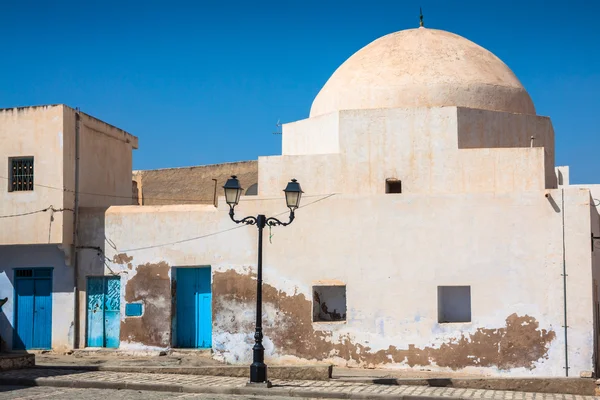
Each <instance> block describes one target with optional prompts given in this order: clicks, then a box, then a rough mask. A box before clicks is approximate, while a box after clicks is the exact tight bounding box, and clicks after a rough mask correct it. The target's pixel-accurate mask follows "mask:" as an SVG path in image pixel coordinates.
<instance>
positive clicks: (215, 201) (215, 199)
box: [212, 178, 217, 207]
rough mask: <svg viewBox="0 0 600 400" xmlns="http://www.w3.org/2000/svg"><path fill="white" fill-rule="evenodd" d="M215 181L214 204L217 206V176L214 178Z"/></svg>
mask: <svg viewBox="0 0 600 400" xmlns="http://www.w3.org/2000/svg"><path fill="white" fill-rule="evenodd" d="M212 180H213V181H215V190H214V195H213V205H214V206H215V207H217V180H216V179H215V178H212Z"/></svg>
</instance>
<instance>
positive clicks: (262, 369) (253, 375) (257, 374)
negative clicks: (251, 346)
mask: <svg viewBox="0 0 600 400" xmlns="http://www.w3.org/2000/svg"><path fill="white" fill-rule="evenodd" d="M256 352H257V351H256V349H255V353H256ZM261 355H262V354H261ZM260 358H262V357H259V359H260ZM255 359H256V357H255ZM265 382H268V380H267V364H265V363H264V362H260V361H254V362H253V363H252V365H250V383H265Z"/></svg>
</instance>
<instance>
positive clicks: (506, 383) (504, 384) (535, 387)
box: [334, 377, 596, 396]
mask: <svg viewBox="0 0 600 400" xmlns="http://www.w3.org/2000/svg"><path fill="white" fill-rule="evenodd" d="M334 380H336V381H339V382H349V383H365V384H374V385H392V386H396V385H397V386H401V385H406V386H429V387H449V388H454V389H473V390H478V389H479V390H503V391H517V392H526V393H548V394H557V393H560V394H572V395H578V396H594V395H595V393H594V390H595V386H596V383H595V381H594V380H593V379H589V378H563V377H560V378H557V377H551V378H509V377H507V378H490V377H485V378H393V377H380V378H371V377H368V378H367V377H340V378H334Z"/></svg>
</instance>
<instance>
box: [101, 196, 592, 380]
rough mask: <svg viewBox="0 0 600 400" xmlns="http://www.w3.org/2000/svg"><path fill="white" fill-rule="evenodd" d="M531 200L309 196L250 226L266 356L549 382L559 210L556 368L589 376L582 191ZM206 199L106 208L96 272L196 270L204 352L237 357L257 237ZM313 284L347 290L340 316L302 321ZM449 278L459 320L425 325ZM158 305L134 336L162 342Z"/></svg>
mask: <svg viewBox="0 0 600 400" xmlns="http://www.w3.org/2000/svg"><path fill="white" fill-rule="evenodd" d="M545 193H546V192H545V191H543V190H540V191H531V192H518V193H505V194H498V193H489V194H486V193H466V194H465V193H463V194H451V195H428V196H421V195H411V194H400V195H380V196H372V195H335V196H332V197H325V196H321V197H315V198H313V197H310V196H312V194H311V193H310V192H307V193H306V195H307V197H306V199H305V206H304V207H302V208H300V209H299V210H298V211H297V213H296V219H295V220H294V223H293V224H292V225H290V226H288V227H285V228H273V229H272V232H270V235H269V233H267V232H265V251H264V260H263V262H264V277H265V278H264V279H265V292H264V293H265V307H264V309H263V321H264V324H265V327H267V329H266V336H265V342H264V344H265V348H266V357H267V362H268V363H271V364H298V363H307V362H311V361H315V360H326V361H327V362H331V363H333V364H336V365H348V366H364V367H373V366H375V367H377V366H379V367H384V368H414V369H417V370H418V369H420V368H427V369H431V370H438V371H444V370H460V371H462V372H465V373H474V374H481V375H496V376H506V375H511V376H563V375H564V368H563V367H564V330H563V328H562V325H563V317H564V315H563V299H562V290H563V288H562V282H563V280H562V275H561V274H562V260H563V257H562V253H561V251H560V249H561V248H562V215H561V210H562V209H564V210H565V215H566V216H567V218H565V235H566V241H565V246H566V253H565V262H566V265H567V273H568V281H567V296H568V299H567V300H568V311H569V321H568V324H569V328H568V329H569V331H568V335H569V348H568V351H569V367H570V372H571V374H573V375H577V374H579V372H581V371H590V370H592V368H593V367H592V354H593V349H594V328H593V315H592V312H591V311H590V310H592V309H593V299H592V291H591V284H590V283H589V282H591V279H592V271H591V265H592V259H591V255H590V252H591V249H590V240H589V231H588V230H587V229H589V226H590V200H589V192H588V191H587V190H580V189H565V191H564V203H563V200H562V190H557V189H555V190H550V191H547V194H548V197H545ZM220 200H221V206H220V207H219V208H214V207H212V206H203V205H177V206H176V205H173V206H161V207H112V208H110V209H109V210H108V211H107V215H106V235H107V238H108V239H109V240H111V241H112V242H114V243H115V246H116V248H118V249H119V251H116V250H115V251H113V249H112V248H107V252H108V253H109V254H108V256H109V258H111V259H112V260H115V256H117V257H116V260H117V262H113V263H111V264H110V267H111V269H113V270H114V271H116V272H117V273H119V274H121V275H122V277H123V278H122V279H123V281H122V282H123V283H122V285H123V291H124V293H123V296H126V295H127V294H126V293H127V291H128V290H131V289H128V286H129V285H130V284H133V286H134V288H135V291H136V292H138V291H140V288H141V283H140V282H145V281H147V279H148V278H147V277H146V276H141V277H140V278H136V275H137V274H140V271H142V269H143V268H145V265H146V264H150V265H158V263H159V262H164V263H165V264H166V265H169V266H176V267H198V266H208V265H210V266H211V270H212V271H213V346H212V347H213V352H214V356H215V358H217V359H218V360H221V361H225V362H229V363H233V364H236V363H246V362H248V361H249V360H250V359H251V351H250V349H251V347H252V343H253V330H254V310H255V308H254V303H253V300H252V299H253V298H254V292H255V281H254V278H253V274H254V272H255V271H256V228H255V227H248V226H241V227H240V226H236V225H234V224H233V223H232V222H231V221H230V220H229V217H228V215H227V211H228V208H227V206H226V205H225V204H223V203H224V202H223V199H222V198H221V199H220ZM236 212H237V213H238V214H239V216H242V215H256V214H258V213H265V214H266V215H278V214H280V213H282V212H285V205H284V200H283V198H282V199H281V203H279V202H275V201H273V200H272V199H271V198H266V199H262V198H260V197H258V196H256V197H254V196H251V197H248V198H247V199H246V201H244V202H242V203H240V205H239V206H238V208H236ZM350 215H351V216H352V218H348V216H350ZM315 221H322V222H323V223H321V224H318V225H315ZM492 227H493V228H492ZM158 228H160V229H158ZM269 236H270V240H269ZM123 253H125V254H126V256H124V255H123ZM119 254H121V255H120V256H118V255H119ZM130 258H132V259H131V260H130ZM130 264H131V268H130V266H129V265H130ZM161 274H162V275H161V276H165V273H162V272H161ZM138 279H139V280H138ZM167 282H168V281H167V280H166V276H165V283H164V286H161V287H160V288H158V289H157V291H158V292H160V293H163V294H164V296H170V294H167V293H168V289H167ZM327 282H336V284H345V285H346V299H347V317H346V321H343V322H319V323H313V322H312V317H311V316H312V312H313V310H312V301H313V299H312V296H313V290H312V287H313V286H315V285H323V284H327ZM145 285H146V287H147V286H148V285H149V284H148V283H145ZM452 285H459V286H460V285H469V286H471V307H472V310H471V311H472V321H471V322H470V323H455V324H440V323H438V321H437V316H438V313H437V286H452ZM583 288H588V289H589V290H585V289H583ZM146 290H147V289H146ZM162 296H163V295H162V294H161V297H162ZM130 298H132V297H130ZM168 300H169V298H167V299H162V298H161V299H159V300H157V302H159V303H161V304H162V303H163V301H166V302H167V303H169V301H168ZM122 302H123V304H124V303H125V302H126V300H125V298H123V300H122ZM168 307H171V309H169V308H168ZM172 307H173V305H172V304H171V305H169V306H167V307H165V308H163V309H162V311H161V313H160V314H156V316H155V317H153V319H152V320H146V322H144V324H143V328H144V329H146V330H150V329H152V327H153V326H159V325H160V326H162V328H161V335H162V334H166V333H168V332H169V328H168V323H170V322H171V321H172V317H173V314H174V313H175V310H174V309H173V308H172ZM158 319H160V321H158ZM163 320H164V322H163ZM122 321H125V317H124V316H123V315H122ZM128 323H129V322H127V324H128ZM136 329H137V327H136ZM139 329H142V327H139ZM161 337H162V336H161ZM157 343H158V341H156V340H153V339H149V338H147V337H144V336H143V335H140V336H137V337H134V336H132V337H131V340H127V341H122V342H121V348H122V349H124V350H127V349H133V350H137V349H148V348H156V347H158V348H168V346H170V343H168V340H167V341H163V342H162V343H163V344H162V345H160V346H156V345H157ZM298 343H301V344H302V345H301V346H299V345H298Z"/></svg>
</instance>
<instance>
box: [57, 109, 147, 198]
mask: <svg viewBox="0 0 600 400" xmlns="http://www.w3.org/2000/svg"><path fill="white" fill-rule="evenodd" d="M75 113H76V111H75V110H74V109H72V108H70V107H65V132H66V133H67V134H68V140H69V143H70V148H69V150H70V151H69V153H68V154H65V171H66V172H65V174H66V176H68V177H69V178H68V179H69V182H70V185H69V186H67V187H68V188H69V189H71V190H73V189H74V187H75V180H74V177H75V125H76V122H75V121H76V119H75ZM80 117H81V118H80V124H79V129H80V132H79V158H80V159H79V192H80V197H79V205H80V207H108V206H110V205H128V204H132V203H133V200H132V195H131V170H132V168H131V166H132V156H133V154H132V151H133V149H137V147H138V140H137V138H136V137H135V136H133V135H131V134H129V133H127V132H125V131H123V130H121V129H119V128H116V127H114V126H112V125H109V124H107V123H105V122H103V121H100V120H98V119H96V118H94V117H92V116H90V115H88V114H85V113H82V112H80ZM67 155H68V157H67ZM69 199H70V200H71V201H74V200H73V199H74V196H73V195H72V194H71V196H70V197H69ZM71 208H72V207H71Z"/></svg>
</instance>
